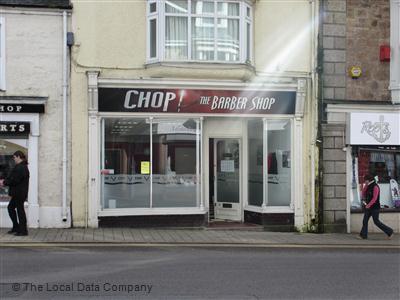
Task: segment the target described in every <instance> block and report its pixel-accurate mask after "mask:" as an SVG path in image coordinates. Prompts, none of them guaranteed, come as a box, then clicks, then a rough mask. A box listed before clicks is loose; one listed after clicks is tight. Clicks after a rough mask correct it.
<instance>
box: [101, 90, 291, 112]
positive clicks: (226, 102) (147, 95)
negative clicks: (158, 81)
mask: <svg viewBox="0 0 400 300" xmlns="http://www.w3.org/2000/svg"><path fill="white" fill-rule="evenodd" d="M295 107H296V92H295V91H265V90H203V89H136V88H133V89H128V88H100V89H99V111H100V112H143V113H153V112H159V113H181V114H182V113H203V114H294V113H295Z"/></svg>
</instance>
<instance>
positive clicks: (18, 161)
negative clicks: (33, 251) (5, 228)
mask: <svg viewBox="0 0 400 300" xmlns="http://www.w3.org/2000/svg"><path fill="white" fill-rule="evenodd" d="M13 159H14V162H15V167H14V168H13V169H12V171H11V173H10V175H9V176H8V177H7V178H6V179H1V180H0V187H2V186H4V185H7V186H9V187H10V189H9V195H10V196H11V200H10V203H9V204H8V207H7V208H8V214H9V215H10V219H11V221H12V223H13V227H12V229H11V230H10V231H9V232H8V233H9V234H13V233H15V235H20V236H24V235H28V229H27V226H26V215H25V209H24V202H25V201H27V198H28V189H29V170H28V166H27V165H28V162H27V160H26V157H25V154H24V153H23V152H22V151H16V152H15V153H14V154H13ZM17 215H18V219H17Z"/></svg>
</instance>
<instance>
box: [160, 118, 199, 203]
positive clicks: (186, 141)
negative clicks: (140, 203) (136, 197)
mask: <svg viewBox="0 0 400 300" xmlns="http://www.w3.org/2000/svg"><path fill="white" fill-rule="evenodd" d="M196 137H197V136H196V122H195V121H194V120H193V119H188V120H154V122H153V207H194V206H196V182H197V179H196Z"/></svg>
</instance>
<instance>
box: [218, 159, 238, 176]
mask: <svg viewBox="0 0 400 300" xmlns="http://www.w3.org/2000/svg"><path fill="white" fill-rule="evenodd" d="M221 172H227V173H232V172H235V161H234V160H233V159H229V160H228V159H225V160H221Z"/></svg>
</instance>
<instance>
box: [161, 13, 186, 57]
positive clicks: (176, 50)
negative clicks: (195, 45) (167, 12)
mask: <svg viewBox="0 0 400 300" xmlns="http://www.w3.org/2000/svg"><path fill="white" fill-rule="evenodd" d="M165 23H166V24H165V36H166V38H165V58H166V59H187V57H188V55H187V53H188V29H187V26H188V24H187V18H185V17H166V21H165Z"/></svg>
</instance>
